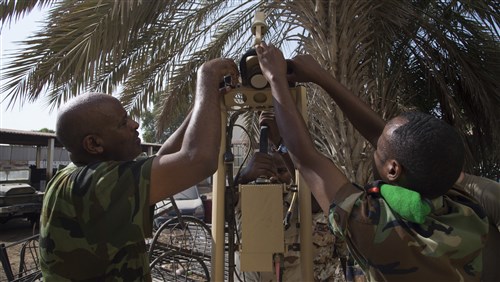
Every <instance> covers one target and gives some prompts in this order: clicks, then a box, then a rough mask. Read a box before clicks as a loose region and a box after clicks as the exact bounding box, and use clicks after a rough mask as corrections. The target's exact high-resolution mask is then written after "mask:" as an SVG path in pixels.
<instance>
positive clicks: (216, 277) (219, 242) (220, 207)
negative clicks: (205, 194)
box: [211, 101, 227, 282]
mask: <svg viewBox="0 0 500 282" xmlns="http://www.w3.org/2000/svg"><path fill="white" fill-rule="evenodd" d="M221 103H222V101H221ZM221 108H222V111H221V124H220V127H221V145H220V149H219V150H220V151H219V165H218V169H217V171H216V172H215V174H214V176H213V183H212V240H213V241H212V276H211V280H212V281H216V282H219V281H225V279H224V249H225V234H224V227H225V217H224V191H225V188H226V179H225V171H224V168H225V166H224V148H225V147H226V123H227V111H226V107H225V106H224V105H223V104H222V105H221Z"/></svg>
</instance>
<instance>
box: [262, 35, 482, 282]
mask: <svg viewBox="0 0 500 282" xmlns="http://www.w3.org/2000/svg"><path fill="white" fill-rule="evenodd" d="M256 50H257V55H258V57H259V63H260V67H261V70H262V72H263V74H264V76H265V77H266V79H267V80H268V81H269V83H270V85H271V89H272V93H273V105H274V110H275V114H276V121H277V124H278V127H279V131H280V133H281V135H282V137H283V140H284V142H285V143H286V144H287V148H288V151H289V154H290V155H291V157H292V160H293V163H294V164H295V166H296V167H297V169H298V170H299V172H300V173H301V174H302V176H303V177H304V180H305V181H306V182H307V184H308V187H310V189H311V192H312V193H313V195H314V197H315V198H316V200H317V201H318V203H319V204H320V206H321V207H322V209H323V211H324V212H325V213H327V214H329V217H330V224H331V228H332V230H333V232H334V234H336V235H338V236H341V237H343V238H345V240H346V242H347V244H348V247H349V250H350V252H351V254H352V255H353V257H354V259H355V260H356V261H357V263H359V265H360V266H361V267H362V268H363V270H364V271H365V274H366V275H367V278H368V279H370V280H386V281H402V280H404V281H422V280H426V279H433V280H436V281H445V280H446V281H449V280H457V281H458V280H460V281H462V280H464V281H479V280H480V278H481V271H482V265H481V253H482V249H483V247H484V242H485V239H486V236H487V233H488V222H487V218H486V216H485V215H484V213H483V212H482V210H481V209H480V208H478V206H477V205H474V203H470V202H462V201H460V200H458V199H456V198H454V197H450V196H448V195H445V193H446V192H447V191H448V190H449V189H450V188H451V187H452V186H453V184H454V183H455V181H456V179H458V176H459V175H460V172H461V169H462V165H463V158H464V153H463V144H461V142H460V138H459V136H458V134H457V133H456V131H454V130H453V128H451V126H449V125H447V124H446V123H444V122H442V121H439V120H436V119H435V118H433V117H430V116H429V115H425V114H422V113H407V114H404V115H401V116H398V117H396V118H393V119H392V120H390V121H389V122H388V123H387V124H385V122H384V121H383V120H382V119H380V117H378V116H377V115H376V114H375V113H373V111H371V109H369V107H368V106H366V108H365V109H366V111H365V113H366V114H367V115H368V116H372V117H373V118H374V120H375V121H376V124H378V126H374V123H370V124H363V122H364V121H365V119H364V118H363V119H358V118H359V117H357V116H350V115H349V113H348V112H349V111H348V109H347V108H343V107H345V106H346V105H348V104H349V103H350V102H352V100H353V99H356V98H353V97H352V96H354V95H351V94H350V92H349V91H348V90H347V89H346V88H345V87H343V86H342V85H341V84H340V83H338V82H337V81H335V80H334V79H333V78H332V77H331V75H330V74H329V73H328V72H327V71H325V70H324V69H323V68H321V67H320V66H319V64H318V63H317V62H315V61H312V58H310V56H297V57H295V58H294V59H293V60H291V61H290V62H289V64H288V68H289V69H291V73H290V74H288V75H287V63H286V61H285V60H284V58H283V54H282V53H281V51H280V50H278V49H277V48H275V47H274V46H272V45H270V46H267V45H266V43H265V42H262V43H261V44H260V45H259V46H257V47H256ZM287 76H288V77H287ZM288 80H290V81H296V82H314V83H316V84H318V85H320V86H321V87H322V88H323V89H325V90H326V91H327V92H328V93H330V95H336V97H337V99H335V101H336V102H337V103H338V104H339V106H340V107H341V108H343V109H345V110H344V113H345V114H346V115H347V116H348V118H349V119H350V120H351V122H353V124H355V126H356V123H358V122H359V124H358V125H357V126H356V128H358V130H359V131H360V132H362V134H363V135H364V136H365V138H367V139H368V141H370V143H372V144H373V145H374V146H375V152H374V162H375V167H374V171H375V172H376V175H375V177H376V180H379V181H377V182H375V183H373V184H372V185H367V186H366V187H365V188H364V189H361V188H358V187H357V186H355V185H353V184H351V183H350V182H349V180H348V179H347V178H346V176H345V175H344V174H343V173H342V172H341V170H340V169H339V168H338V167H337V166H336V165H335V164H334V163H332V162H331V160H330V159H328V158H327V157H326V156H324V155H322V154H321V153H320V152H319V151H318V150H317V149H316V148H315V146H314V143H313V142H312V140H311V137H310V135H309V132H308V130H307V127H306V124H305V123H304V120H303V119H302V117H301V115H300V113H299V112H298V110H297V108H296V106H295V103H294V101H293V100H292V97H291V95H290V91H289V86H288V85H289V84H288ZM420 135H422V136H425V137H426V138H421V137H420ZM427 150H430V151H427Z"/></svg>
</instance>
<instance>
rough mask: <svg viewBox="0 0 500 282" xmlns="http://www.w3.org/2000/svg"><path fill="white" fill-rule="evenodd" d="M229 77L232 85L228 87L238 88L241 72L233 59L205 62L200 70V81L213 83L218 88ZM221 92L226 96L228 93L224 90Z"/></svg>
mask: <svg viewBox="0 0 500 282" xmlns="http://www.w3.org/2000/svg"><path fill="white" fill-rule="evenodd" d="M227 75H230V76H231V85H228V86H227V87H229V88H230V87H236V83H237V82H238V78H239V71H238V66H237V65H236V63H235V62H234V61H233V60H232V59H227V58H217V59H212V60H210V61H208V62H205V63H204V64H203V65H201V67H200V68H199V69H198V79H201V80H203V81H204V82H205V83H213V84H214V85H217V88H218V87H219V83H220V82H221V81H224V77H225V76H227ZM225 90H228V89H225ZM220 92H221V93H223V94H224V93H225V92H227V91H224V89H222V91H220Z"/></svg>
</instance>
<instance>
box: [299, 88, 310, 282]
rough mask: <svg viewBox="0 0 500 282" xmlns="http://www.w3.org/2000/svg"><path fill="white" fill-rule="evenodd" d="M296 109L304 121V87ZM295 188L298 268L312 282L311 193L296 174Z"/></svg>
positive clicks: (305, 115)
mask: <svg viewBox="0 0 500 282" xmlns="http://www.w3.org/2000/svg"><path fill="white" fill-rule="evenodd" d="M295 99H296V104H297V108H298V109H299V111H300V113H301V114H302V118H303V119H304V121H305V122H306V124H307V122H308V118H307V99H306V91H305V88H304V87H297V96H296V97H295ZM296 179H297V186H298V189H299V222H300V267H301V273H302V281H314V279H313V277H314V274H313V254H312V249H313V244H312V212H311V191H310V190H309V188H308V187H307V185H306V183H305V182H304V181H303V179H302V176H301V175H300V174H299V173H296Z"/></svg>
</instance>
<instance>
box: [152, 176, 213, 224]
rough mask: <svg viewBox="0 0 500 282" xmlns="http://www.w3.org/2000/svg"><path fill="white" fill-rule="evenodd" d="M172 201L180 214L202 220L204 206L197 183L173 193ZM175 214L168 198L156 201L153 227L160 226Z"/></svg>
mask: <svg viewBox="0 0 500 282" xmlns="http://www.w3.org/2000/svg"><path fill="white" fill-rule="evenodd" d="M174 201H175V204H176V205H177V208H179V211H180V213H181V215H190V216H194V217H196V218H198V219H200V220H202V221H204V220H205V208H204V207H203V201H202V199H201V197H200V192H199V190H198V186H197V185H194V186H191V187H189V188H188V189H186V190H184V191H182V192H179V193H177V194H175V195H174ZM176 216H177V214H176V212H175V209H174V208H173V207H172V203H171V201H170V199H165V200H163V201H161V202H159V203H157V204H156V209H155V219H154V225H155V228H158V227H160V226H161V224H162V223H163V222H165V221H167V220H168V219H171V218H174V217H176Z"/></svg>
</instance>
